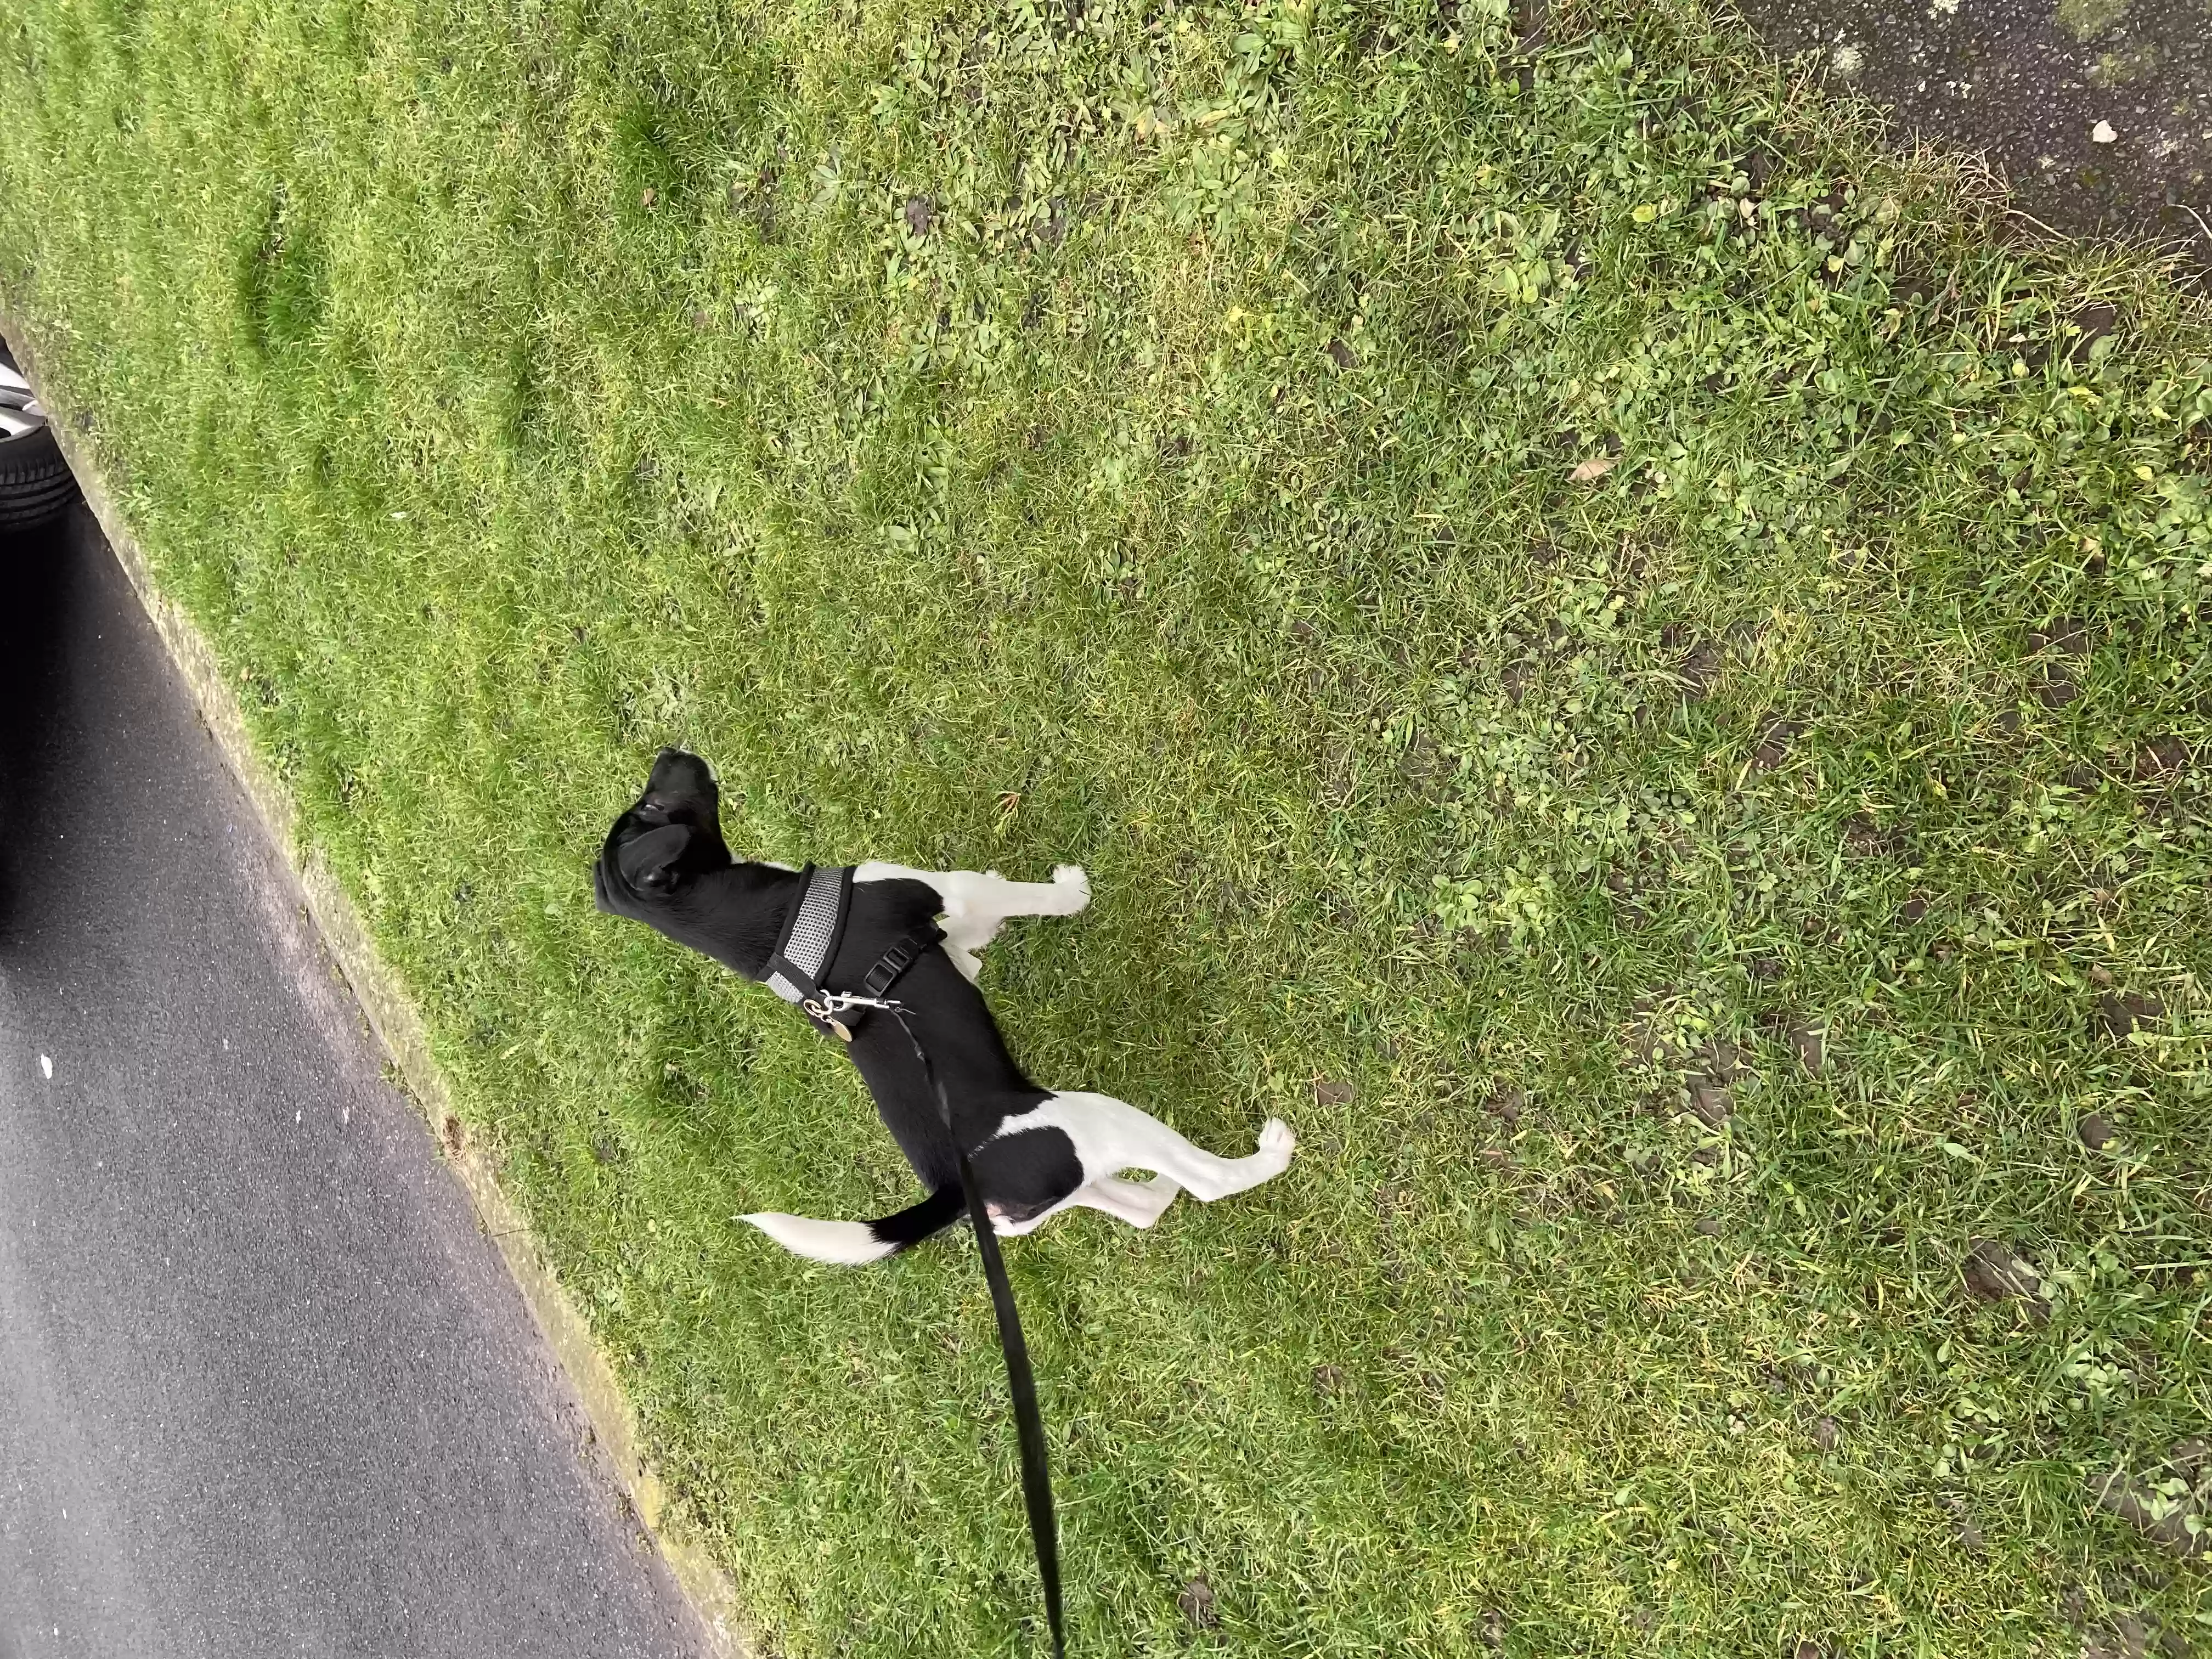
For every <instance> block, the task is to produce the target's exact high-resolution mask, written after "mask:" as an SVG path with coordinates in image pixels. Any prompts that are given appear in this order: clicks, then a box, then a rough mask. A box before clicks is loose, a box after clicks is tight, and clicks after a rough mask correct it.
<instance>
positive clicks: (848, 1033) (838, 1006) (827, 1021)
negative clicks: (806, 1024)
mask: <svg viewBox="0 0 2212 1659" xmlns="http://www.w3.org/2000/svg"><path fill="white" fill-rule="evenodd" d="M799 1006H800V1007H801V1008H803V1009H805V1011H806V1012H807V1013H809V1014H810V1015H811V1016H812V1017H813V1018H816V1019H817V1020H819V1021H820V1022H821V1023H822V1024H824V1025H827V1026H828V1027H829V1029H830V1030H833V1031H835V1032H836V1034H837V1040H838V1041H839V1042H851V1041H852V1040H853V1028H852V1027H851V1026H849V1025H848V1024H845V1022H844V1021H843V1020H842V1019H840V1018H837V1016H838V1015H840V1014H842V1013H843V1012H845V1011H846V1010H847V1009H848V1008H881V1009H883V1010H884V1011H885V1012H891V1011H894V1010H896V1009H897V1008H899V1007H901V1006H903V1005H902V1004H899V1003H896V1002H892V1001H890V1000H888V999H886V998H884V997H859V996H853V995H850V994H848V993H846V992H843V991H824V992H823V993H822V994H821V995H820V996H818V997H809V998H808V999H807V1000H805V1001H804V1002H802V1003H800V1004H799Z"/></svg>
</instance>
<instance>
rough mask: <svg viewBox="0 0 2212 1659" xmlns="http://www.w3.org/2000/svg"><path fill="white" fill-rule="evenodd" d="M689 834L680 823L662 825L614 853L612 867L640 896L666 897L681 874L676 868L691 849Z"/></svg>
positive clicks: (690, 834)
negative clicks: (614, 867)
mask: <svg viewBox="0 0 2212 1659" xmlns="http://www.w3.org/2000/svg"><path fill="white" fill-rule="evenodd" d="M692 834H693V832H692V830H691V829H690V826H688V825H686V824H681V823H664V824H663V825H661V826H660V828H659V829H649V830H647V832H646V833H645V834H644V835H641V836H639V837H638V838H637V839H636V840H635V841H633V842H628V843H626V844H625V845H623V847H622V848H619V849H617V852H616V854H615V863H616V865H617V866H618V867H619V868H620V869H621V871H622V875H623V880H624V881H626V882H628V883H629V884H630V886H631V887H632V888H633V889H634V890H636V891H638V892H641V893H665V892H668V891H671V890H672V889H673V888H674V887H675V885H676V882H677V878H678V876H679V875H681V873H682V872H680V871H679V870H678V869H677V867H676V866H677V865H678V862H679V861H681V860H682V859H683V857H684V853H685V852H686V851H687V850H689V848H690V845H691V836H692Z"/></svg>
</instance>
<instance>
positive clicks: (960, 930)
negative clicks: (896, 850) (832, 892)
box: [853, 864, 1091, 983]
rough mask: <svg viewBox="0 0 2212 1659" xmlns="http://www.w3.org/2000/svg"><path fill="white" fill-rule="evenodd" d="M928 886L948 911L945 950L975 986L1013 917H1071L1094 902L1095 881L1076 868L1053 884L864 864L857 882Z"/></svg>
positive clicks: (1068, 867) (1067, 868)
mask: <svg viewBox="0 0 2212 1659" xmlns="http://www.w3.org/2000/svg"><path fill="white" fill-rule="evenodd" d="M901 878H904V879H908V880H913V881H920V882H925V883H927V884H928V885H929V886H931V887H932V888H934V889H935V890H936V892H937V897H938V902H939V903H941V904H943V905H944V907H945V921H944V927H945V954H946V955H948V956H950V957H951V958H952V960H953V962H954V963H955V964H956V965H957V966H958V968H959V969H960V971H961V972H962V973H963V974H965V975H967V976H968V978H969V981H970V982H971V983H972V982H974V981H975V978H976V976H977V975H979V974H980V973H981V971H982V963H981V960H980V957H981V952H982V950H983V947H984V946H985V945H988V944H989V943H990V942H991V941H992V940H993V939H996V938H997V937H998V936H999V929H1000V928H1001V927H1004V926H1006V920H1007V918H1008V917H1010V916H1072V915H1074V914H1075V913H1076V912H1077V911H1079V910H1080V909H1082V908H1083V907H1084V906H1085V905H1086V904H1088V903H1090V902H1091V878H1089V877H1088V876H1086V875H1085V874H1084V873H1083V872H1082V870H1081V869H1079V867H1078V866H1075V865H1073V864H1063V865H1061V866H1060V867H1059V868H1057V869H1056V870H1054V872H1052V879H1051V880H1050V881H1008V880H1007V879H1006V878H1005V877H1004V876H1002V875H1000V874H999V873H998V872H996V871H991V870H987V871H983V872H976V871H974V870H910V869H908V867H907V866H904V865H902V864H863V865H861V866H860V867H859V868H858V869H856V870H854V872H853V879H854V881H856V882H864V881H891V880H897V879H901Z"/></svg>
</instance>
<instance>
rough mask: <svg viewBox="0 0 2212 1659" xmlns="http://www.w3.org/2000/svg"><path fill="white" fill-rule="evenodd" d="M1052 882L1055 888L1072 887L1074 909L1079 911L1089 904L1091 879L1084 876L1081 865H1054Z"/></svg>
mask: <svg viewBox="0 0 2212 1659" xmlns="http://www.w3.org/2000/svg"><path fill="white" fill-rule="evenodd" d="M1052 880H1053V885H1054V886H1055V887H1073V889H1074V890H1075V908H1076V909H1078V910H1080V909H1081V908H1083V907H1084V906H1085V905H1086V904H1088V903H1090V902H1091V878H1090V877H1089V876H1087V875H1085V874H1084V872H1083V866H1081V865H1079V864H1055V865H1054V866H1053V867H1052ZM1070 914H1071V915H1072V914H1073V912H1071V913H1070Z"/></svg>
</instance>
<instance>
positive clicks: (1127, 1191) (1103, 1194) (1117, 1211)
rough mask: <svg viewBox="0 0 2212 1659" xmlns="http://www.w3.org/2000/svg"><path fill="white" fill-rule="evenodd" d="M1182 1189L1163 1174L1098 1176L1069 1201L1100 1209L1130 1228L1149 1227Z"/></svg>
mask: <svg viewBox="0 0 2212 1659" xmlns="http://www.w3.org/2000/svg"><path fill="white" fill-rule="evenodd" d="M1180 1192H1182V1188H1181V1187H1179V1186H1177V1185H1176V1183H1175V1182H1173V1181H1171V1180H1170V1179H1169V1178H1168V1177H1167V1176H1153V1178H1152V1180H1150V1181H1129V1180H1127V1179H1125V1178H1123V1177H1122V1176H1117V1175H1110V1176H1099V1177H1098V1179H1097V1180H1096V1181H1094V1182H1091V1184H1090V1185H1088V1186H1087V1187H1085V1188H1083V1190H1082V1191H1080V1192H1079V1193H1077V1194H1076V1195H1075V1197H1074V1198H1073V1200H1071V1202H1073V1203H1077V1204H1083V1205H1087V1206H1090V1207H1091V1209H1094V1210H1103V1211H1104V1212H1106V1213H1107V1214H1108V1215H1110V1216H1113V1217H1115V1218H1116V1219H1118V1220H1121V1221H1126V1222H1127V1223H1128V1224H1129V1225H1131V1226H1132V1227H1149V1226H1151V1225H1152V1223H1154V1222H1155V1221H1158V1219H1159V1218H1161V1217H1162V1216H1163V1215H1164V1214H1165V1213H1167V1207H1168V1206H1169V1205H1170V1204H1172V1203H1174V1202H1175V1201H1176V1194H1179V1193H1180Z"/></svg>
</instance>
